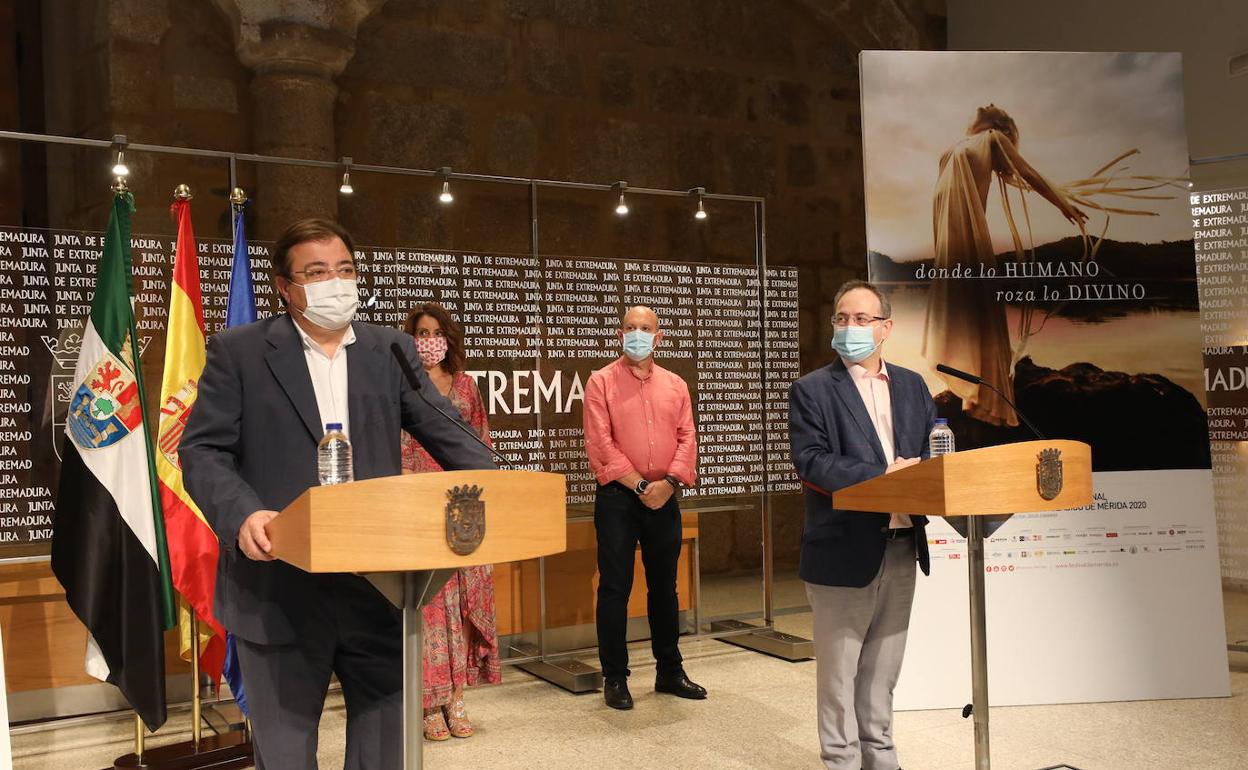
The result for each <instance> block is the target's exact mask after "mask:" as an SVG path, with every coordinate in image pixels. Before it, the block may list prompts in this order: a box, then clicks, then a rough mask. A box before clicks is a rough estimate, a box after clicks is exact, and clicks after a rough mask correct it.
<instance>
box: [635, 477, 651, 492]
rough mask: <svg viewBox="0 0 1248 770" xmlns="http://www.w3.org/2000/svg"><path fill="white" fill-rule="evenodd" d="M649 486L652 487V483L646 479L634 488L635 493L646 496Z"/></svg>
mask: <svg viewBox="0 0 1248 770" xmlns="http://www.w3.org/2000/svg"><path fill="white" fill-rule="evenodd" d="M648 486H650V482H649V481H646V480H645V479H642V480H640V481H638V482H637V486H635V487H633V491H634V492H636V493H637V494H639V495H641V494H645V491H646V487H648Z"/></svg>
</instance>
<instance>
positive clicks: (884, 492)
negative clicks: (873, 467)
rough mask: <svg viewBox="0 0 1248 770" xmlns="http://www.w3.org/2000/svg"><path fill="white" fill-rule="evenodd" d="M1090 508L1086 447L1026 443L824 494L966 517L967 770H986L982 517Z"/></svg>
mask: <svg viewBox="0 0 1248 770" xmlns="http://www.w3.org/2000/svg"><path fill="white" fill-rule="evenodd" d="M1091 502H1092V449H1091V447H1089V446H1088V445H1087V444H1084V443H1081V442H1078V441H1026V442H1023V443H1019V444H1006V445H1004V446H995V447H987V448H985V449H973V450H971V451H969V452H956V453H954V454H950V455H944V456H941V457H935V458H933V459H931V460H928V461H926V462H922V463H919V464H918V465H913V466H911V467H909V468H905V469H903V470H900V471H897V472H896V473H890V474H887V475H884V476H877V477H875V478H873V479H870V480H868V481H864V482H862V483H860V484H855V485H853V486H852V487H846V488H845V489H842V490H840V491H839V492H834V493H833V494H832V504H833V505H834V506H835V507H837V508H840V509H843V510H850V511H875V512H879V513H917V514H922V515H925V516H966V517H967V520H966V521H967V537H966V544H967V552H968V556H969V558H968V559H967V568H968V569H969V571H970V600H971V693H972V699H971V702H972V713H973V715H974V718H975V770H989V768H990V767H991V764H990V761H989V751H988V650H987V647H988V644H987V642H988V639H987V631H986V627H985V611H984V517H985V516H994V515H1000V514H1005V515H1009V514H1013V513H1025V512H1029V511H1055V510H1062V509H1067V508H1081V507H1083V506H1086V505H1089V504H1091Z"/></svg>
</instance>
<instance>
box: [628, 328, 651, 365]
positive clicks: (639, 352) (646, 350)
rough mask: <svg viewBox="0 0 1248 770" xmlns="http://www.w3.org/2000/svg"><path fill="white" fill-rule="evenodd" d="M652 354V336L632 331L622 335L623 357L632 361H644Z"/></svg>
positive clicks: (647, 333)
mask: <svg viewBox="0 0 1248 770" xmlns="http://www.w3.org/2000/svg"><path fill="white" fill-rule="evenodd" d="M653 352H654V334H653V333H651V332H643V331H641V330H640V329H634V330H633V331H631V332H625V334H624V355H626V356H628V357H629V358H631V359H632V360H634V361H644V360H645V359H646V358H647V357H648V356H649V355H650V354H651V353H653Z"/></svg>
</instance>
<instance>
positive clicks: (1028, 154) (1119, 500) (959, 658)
mask: <svg viewBox="0 0 1248 770" xmlns="http://www.w3.org/2000/svg"><path fill="white" fill-rule="evenodd" d="M862 99H863V107H862V117H863V144H864V173H865V182H866V211H867V243H868V249H869V256H868V259H869V274H870V277H871V280H873V281H876V282H878V283H880V284H881V285H882V286H883V287H884V288H885V289H886V291H887V292H888V294H889V297H890V299H891V302H892V308H893V318H894V323H895V327H894V330H893V334H892V336H891V337H890V339H889V342H888V346H887V348H886V349H885V358H886V360H887V361H888V362H889V363H890V364H898V365H901V366H905V367H907V368H910V369H914V370H915V371H917V372H919V373H920V374H921V375H922V376H923V377H924V378H925V379H926V381H927V383H928V386H929V388H930V389H931V391H932V394H933V395H934V397H935V398H936V402H937V407H938V411H939V413H940V415H941V416H943V417H947V418H948V419H949V422H950V426H951V427H952V428H953V431H954V433H955V436H956V438H957V446H958V449H960V450H965V449H973V448H978V447H984V446H993V445H998V444H1003V443H1012V442H1016V441H1023V440H1027V439H1029V438H1031V434H1030V432H1029V431H1028V429H1027V428H1026V426H1025V425H1022V424H1020V421H1019V420H1018V418H1017V416H1016V415H1015V414H1014V411H1013V409H1012V408H1011V407H1010V406H1009V405H1008V403H1006V399H1007V398H1008V399H1009V400H1012V401H1014V402H1015V403H1016V404H1017V405H1018V407H1019V408H1020V409H1021V410H1022V412H1023V413H1024V414H1026V415H1027V416H1028V417H1029V418H1030V419H1031V420H1032V421H1033V422H1034V423H1035V424H1036V425H1037V426H1038V428H1039V430H1040V431H1042V432H1043V433H1044V434H1045V435H1046V436H1047V437H1049V438H1067V439H1075V440H1079V441H1085V442H1087V443H1089V444H1090V445H1091V446H1092V458H1093V470H1094V472H1095V473H1094V483H1095V490H1096V499H1095V501H1094V503H1093V504H1092V505H1091V506H1089V507H1088V508H1087V509H1083V510H1076V511H1061V512H1053V513H1044V514H1024V515H1018V516H1015V517H1013V518H1012V519H1010V520H1009V521H1006V522H1005V523H1004V524H1002V525H1000V527H999V528H995V529H994V530H993V531H992V532H991V533H990V537H989V539H988V542H987V543H986V552H987V555H988V563H987V565H986V569H987V576H986V577H987V602H988V618H989V625H988V644H989V661H990V674H989V678H990V682H991V693H992V700H993V702H994V703H1001V704H1021V703H1057V702H1065V701H1098V700H1120V699H1132V698H1169V697H1196V696H1211V695H1227V694H1229V685H1228V677H1227V665H1226V657H1225V654H1224V652H1223V646H1224V644H1225V637H1224V626H1223V617H1222V602H1221V585H1220V579H1219V574H1218V550H1217V537H1216V533H1217V524H1216V521H1215V518H1214V511H1213V494H1212V473H1211V470H1210V450H1209V434H1208V425H1207V422H1206V415H1205V405H1206V393H1205V386H1204V385H1205V384H1204V376H1203V366H1202V358H1201V339H1202V338H1201V326H1200V313H1199V308H1198V299H1197V284H1196V269H1195V255H1194V252H1193V244H1192V225H1191V221H1190V217H1189V213H1190V212H1189V210H1188V186H1187V182H1186V169H1187V144H1186V133H1185V127H1184V122H1183V98H1182V62H1181V58H1180V56H1179V55H1178V54H1164V53H1162V54H1115V53H1109V54H1099V53H1095V54H1068V53H991V52H883V51H880V52H864V54H863V55H862ZM938 363H944V364H946V365H949V366H952V367H955V368H957V369H960V370H963V371H965V372H969V373H971V374H973V375H976V376H979V377H982V378H983V379H984V380H986V381H987V382H989V383H991V384H992V385H993V386H995V388H996V389H997V390H999V391H1001V393H1003V394H1004V395H1005V398H1002V397H1001V396H1000V395H998V394H996V393H994V392H993V391H992V389H990V388H987V387H984V386H982V385H973V384H971V383H967V382H964V381H961V380H958V379H956V378H953V377H948V376H945V375H941V374H940V373H938V372H937V371H936V369H935V367H936V364H938ZM928 537H929V544H930V545H931V548H932V556H933V560H932V573H933V574H932V576H931V577H930V578H925V579H923V578H921V579H920V580H919V585H918V589H917V591H916V603H915V610H914V616H913V619H912V623H911V630H910V643H909V645H908V648H907V657H906V664H905V669H904V671H903V674H902V680H901V683H900V684H899V686H898V690H897V705H898V707H899V708H935V707H953V706H961V705H963V704H965V703H966V702H967V701H968V700H969V694H968V693H969V683H970V674H969V671H970V668H969V665H970V664H969V639H968V631H967V612H968V611H967V599H966V581H967V576H966V566H965V565H966V559H965V541H964V540H962V539H961V538H960V537H959V535H958V534H957V533H956V532H955V531H954V530H953V529H952V528H951V527H949V525H948V524H947V523H946V522H944V521H939V520H937V521H934V522H933V523H932V525H931V526H929V528H928Z"/></svg>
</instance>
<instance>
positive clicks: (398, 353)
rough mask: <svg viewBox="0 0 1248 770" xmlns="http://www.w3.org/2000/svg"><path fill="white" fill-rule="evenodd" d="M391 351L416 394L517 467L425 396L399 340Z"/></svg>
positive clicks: (499, 457) (503, 459)
mask: <svg viewBox="0 0 1248 770" xmlns="http://www.w3.org/2000/svg"><path fill="white" fill-rule="evenodd" d="M390 352H391V353H393V354H394V358H395V360H396V361H398V362H399V368H400V369H402V370H403V376H404V377H406V378H407V384H408V385H411V386H412V390H414V391H416V395H418V396H420V400H421V401H424V402H425V403H426V404H428V405H429V406H430V407H432V408H433V410H434V411H435V412H437V413H438V414H440V415H442V416H443V417H445V418H446V419H447V420H448V421H449V422H450V423H451V424H452V425H454V426H455V427H457V428H459V429H460V430H462V431H463V432H464V433H467V434H468V435H469V436H472V440H473V441H475V442H477V443H478V444H480V445H481V446H483V447H485V448H486V449H487V450H489V452H490V454H492V455H494V456H495V457H496V458H498V460H499V461H500V462H502V463H503V465H506V466H507V467H509V468H515V467H516V461H515V460H512V459H511V458H509V457H507V456H506V455H504V454H502V453H500V452H499V451H498V450H496V449H495V448H494V447H492V446H490V445H489V444H487V443H485V442H484V441H482V440H481V437H480V436H478V435H477V434H476V431H474V430H473V429H472V428H469V427H468V426H467V425H465V424H464V423H463V422H462V421H460V420H456V419H455V418H454V417H452V416H450V415H449V414H447V413H446V412H444V411H442V409H441V407H439V406H438V405H437V404H435V403H433V402H432V401H430V400H429V399H428V398H426V397H425V393H424V390H423V388H421V386H420V378H419V377H417V376H416V372H415V371H413V370H412V365H411V363H410V362H409V361H408V360H407V354H406V353H404V352H403V346H402V345H400V344H399V343H397V342H391V343H390Z"/></svg>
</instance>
